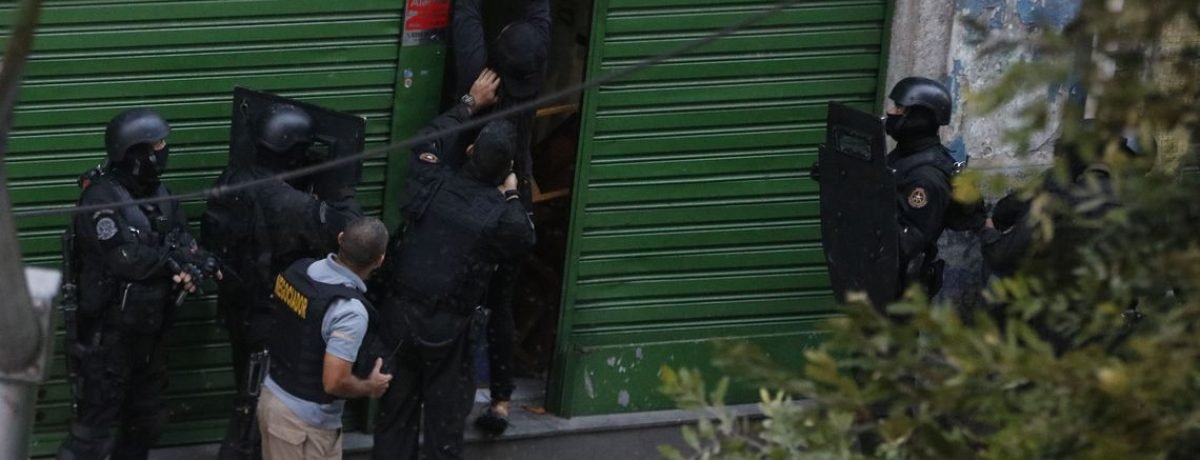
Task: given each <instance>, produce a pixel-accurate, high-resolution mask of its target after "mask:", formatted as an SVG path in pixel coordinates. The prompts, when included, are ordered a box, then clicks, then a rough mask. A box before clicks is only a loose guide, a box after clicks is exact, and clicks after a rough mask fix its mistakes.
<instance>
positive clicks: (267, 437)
mask: <svg viewBox="0 0 1200 460" xmlns="http://www.w3.org/2000/svg"><path fill="white" fill-rule="evenodd" d="M387 241H388V232H387V228H386V227H384V225H383V223H382V222H380V221H379V220H378V219H375V218H369V217H366V218H359V219H357V220H354V221H352V222H351V223H350V224H349V225H347V226H346V229H345V231H343V232H342V233H341V234H339V235H338V252H337V254H331V255H329V256H328V257H326V258H325V259H323V260H319V261H313V260H312V259H302V260H300V261H297V262H296V263H294V264H292V265H291V266H290V267H289V268H288V269H287V270H285V271H284V272H283V273H281V274H279V275H278V276H277V277H276V278H275V282H274V288H273V291H272V295H271V301H272V303H273V304H274V307H275V308H274V311H273V314H274V316H275V318H274V319H275V321H274V329H273V331H272V334H271V337H270V339H269V342H270V347H271V352H272V358H271V369H270V371H269V374H268V376H267V378H266V382H265V383H264V385H263V392H262V395H261V397H260V398H259V401H258V408H257V412H258V423H259V430H260V434H261V436H262V439H263V458H264V459H267V460H275V459H278V460H284V459H288V460H291V459H306V460H307V459H340V458H342V412H343V410H344V407H345V400H346V399H351V398H360V397H371V398H379V397H380V396H381V395H382V394H383V392H384V391H386V390H387V388H388V384H389V383H390V382H391V380H392V377H391V376H390V375H387V374H384V373H382V367H383V358H381V357H375V356H371V357H374V358H375V362H374V368H373V369H372V370H371V372H370V374H369V375H368V376H367V377H366V378H359V377H358V376H356V375H355V374H354V372H353V370H354V369H355V362H356V361H361V358H363V357H364V356H365V354H363V353H360V348H361V347H362V344H363V343H364V341H366V340H370V339H369V338H368V337H367V336H368V332H369V330H370V329H371V328H369V325H370V322H371V313H370V312H371V311H373V308H372V307H371V305H370V303H369V302H368V301H367V300H366V298H365V297H364V296H363V293H365V292H366V289H367V288H366V284H364V282H363V279H365V278H368V277H370V276H371V272H373V271H375V269H377V268H379V267H380V265H382V264H383V258H384V253H385V251H386V250H387Z"/></svg>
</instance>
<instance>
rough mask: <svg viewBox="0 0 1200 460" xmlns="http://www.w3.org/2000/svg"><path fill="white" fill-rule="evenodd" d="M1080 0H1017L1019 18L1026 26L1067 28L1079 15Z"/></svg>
mask: <svg viewBox="0 0 1200 460" xmlns="http://www.w3.org/2000/svg"><path fill="white" fill-rule="evenodd" d="M1079 6H1080V0H1017V16H1018V17H1020V18H1021V22H1022V23H1024V24H1026V25H1047V24H1048V25H1051V26H1054V27H1060V28H1061V27H1066V26H1067V24H1070V23H1071V21H1073V20H1075V16H1077V15H1078V14H1079Z"/></svg>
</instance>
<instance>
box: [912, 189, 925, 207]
mask: <svg viewBox="0 0 1200 460" xmlns="http://www.w3.org/2000/svg"><path fill="white" fill-rule="evenodd" d="M927 204H929V195H928V194H926V193H925V189H924V188H923V187H917V188H914V189H913V191H912V193H909V194H908V206H909V207H912V208H914V209H921V208H924V207H925V205H927Z"/></svg>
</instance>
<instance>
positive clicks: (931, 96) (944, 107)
mask: <svg viewBox="0 0 1200 460" xmlns="http://www.w3.org/2000/svg"><path fill="white" fill-rule="evenodd" d="M888 99H891V100H892V102H895V103H896V105H902V106H905V107H912V106H917V107H925V108H927V109H929V110H931V111H933V115H934V117H935V118H936V119H937V123H938V125H939V126H945V125H948V124H950V112H951V111H952V106H951V102H950V91H948V90H946V87H945V86H942V84H941V83H938V82H937V81H934V80H930V79H928V78H921V77H908V78H905V79H903V80H900V81H899V82H898V83H896V86H894V87H892V92H891V94H888Z"/></svg>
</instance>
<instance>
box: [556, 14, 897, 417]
mask: <svg viewBox="0 0 1200 460" xmlns="http://www.w3.org/2000/svg"><path fill="white" fill-rule="evenodd" d="M771 5H772V2H771V1H769V0H598V1H597V2H596V8H597V9H596V12H597V13H596V16H595V17H596V20H595V23H594V26H593V32H592V43H591V49H590V53H591V56H590V58H589V69H588V72H587V73H588V75H590V76H591V77H596V76H599V75H602V74H605V73H607V72H611V71H613V70H616V69H620V68H622V67H625V66H629V65H632V64H633V63H635V62H636V61H637V60H639V59H642V58H645V57H648V56H653V55H656V54H659V53H662V52H665V51H667V50H670V49H672V48H674V47H676V46H679V45H680V44H682V43H685V42H687V41H688V40H693V39H695V38H697V37H700V36H702V35H704V34H705V33H709V32H711V31H714V30H717V29H719V28H721V27H724V26H726V25H729V24H732V23H734V22H736V21H738V20H740V19H742V18H745V17H747V16H748V15H751V14H754V13H756V12H759V11H762V10H764V9H766V8H768V7H770V6H771ZM887 9H888V7H887V2H885V1H883V0H875V1H869V0H868V1H863V0H859V1H802V2H799V3H798V4H796V5H795V6H792V7H790V8H788V9H787V10H785V11H782V12H780V13H778V14H774V15H772V16H770V17H769V18H768V19H766V20H764V21H762V22H760V23H758V24H756V25H754V26H752V27H750V28H749V29H747V30H743V31H740V32H738V33H736V34H735V35H733V36H731V37H727V38H724V39H722V40H720V41H718V42H716V43H713V44H711V45H708V46H705V47H704V48H702V49H700V50H697V51H695V52H692V53H690V54H688V55H685V56H682V57H679V58H675V59H672V60H670V61H669V62H667V63H664V64H662V65H659V66H656V67H653V68H650V69H647V70H645V71H642V72H639V73H637V74H635V75H633V76H631V77H629V78H625V79H623V80H621V81H619V82H615V83H612V84H608V85H604V86H602V87H599V88H596V89H593V90H591V91H589V92H587V94H586V95H585V100H584V117H585V118H584V124H583V131H582V135H581V139H582V145H581V147H580V160H579V161H580V166H579V172H578V177H577V178H576V186H575V190H576V191H577V193H576V194H575V200H576V201H575V204H574V214H573V218H572V228H571V243H570V260H571V263H569V264H568V267H567V276H566V280H565V286H566V296H565V302H564V306H563V321H562V326H561V332H560V334H559V347H558V355H559V356H558V361H557V362H556V372H555V379H554V381H553V382H552V385H551V396H550V401H549V402H550V404H551V405H552V407H554V408H555V409H557V411H558V412H559V413H563V414H566V415H585V414H597V413H612V412H627V411H641V410H651V409H660V408H666V407H668V406H669V405H670V403H669V402H668V401H666V400H665V399H664V398H662V397H661V396H660V395H659V394H658V392H657V388H658V379H659V369H660V367H661V366H662V365H664V364H666V365H671V366H698V367H702V368H706V367H708V363H709V361H710V360H711V351H712V347H711V346H709V345H708V342H711V341H713V340H714V339H718V338H754V340H755V341H757V342H758V343H759V344H761V345H762V346H764V347H766V349H767V350H769V351H770V352H772V353H773V354H774V355H775V356H776V357H777V358H779V359H781V360H783V361H785V362H789V363H798V362H799V358H800V356H801V353H800V352H799V351H800V349H801V347H802V346H803V345H805V344H811V343H812V342H813V341H815V340H817V339H818V335H819V329H818V328H819V321H820V320H821V319H823V318H826V317H828V316H829V315H831V314H833V313H835V304H834V302H833V300H832V296H831V294H830V292H829V290H828V279H827V276H826V273H825V270H824V260H823V255H822V251H821V247H820V234H819V222H818V219H819V206H818V201H817V185H816V183H815V182H813V181H811V180H809V178H808V177H807V174H808V170H809V168H810V165H811V164H812V162H813V161H814V160H815V158H816V146H817V144H818V143H819V142H821V141H822V140H823V137H824V116H825V104H826V101H828V100H830V99H836V100H840V101H844V102H848V103H851V104H854V105H856V106H858V107H859V108H862V109H866V110H872V108H873V107H874V106H875V105H876V102H875V101H876V97H877V96H876V95H877V93H878V87H879V85H880V80H881V78H882V75H883V73H884V65H883V64H884V54H885V52H886V51H885V50H886V39H885V37H886V35H887V21H886V18H887V14H888V11H887ZM747 390H749V389H748V388H742V389H741V391H740V392H739V393H738V396H737V397H738V398H741V399H745V398H746V397H748V396H750V394H751V393H749V392H748V391H747Z"/></svg>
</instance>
